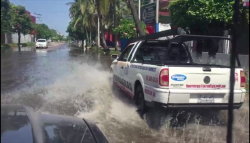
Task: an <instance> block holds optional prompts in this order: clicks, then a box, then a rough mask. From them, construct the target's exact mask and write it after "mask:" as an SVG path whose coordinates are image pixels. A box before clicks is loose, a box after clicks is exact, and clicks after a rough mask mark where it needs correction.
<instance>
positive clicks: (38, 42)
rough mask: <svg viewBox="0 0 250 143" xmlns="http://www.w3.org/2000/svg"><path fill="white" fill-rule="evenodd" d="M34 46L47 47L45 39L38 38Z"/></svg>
mask: <svg viewBox="0 0 250 143" xmlns="http://www.w3.org/2000/svg"><path fill="white" fill-rule="evenodd" d="M36 48H46V49H47V48H48V42H47V40H46V39H38V40H37V41H36Z"/></svg>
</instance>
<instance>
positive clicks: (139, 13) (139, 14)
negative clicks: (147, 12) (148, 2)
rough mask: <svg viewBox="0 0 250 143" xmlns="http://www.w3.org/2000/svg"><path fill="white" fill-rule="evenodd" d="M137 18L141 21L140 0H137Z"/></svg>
mask: <svg viewBox="0 0 250 143" xmlns="http://www.w3.org/2000/svg"><path fill="white" fill-rule="evenodd" d="M138 17H139V20H141V0H138Z"/></svg>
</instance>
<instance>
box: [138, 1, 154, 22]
mask: <svg viewBox="0 0 250 143" xmlns="http://www.w3.org/2000/svg"><path fill="white" fill-rule="evenodd" d="M155 18H156V3H150V4H147V5H144V6H142V7H141V21H143V22H144V23H145V24H146V25H148V24H155Z"/></svg>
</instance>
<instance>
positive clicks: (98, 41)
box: [97, 16, 100, 48]
mask: <svg viewBox="0 0 250 143" xmlns="http://www.w3.org/2000/svg"><path fill="white" fill-rule="evenodd" d="M97 38H98V39H97V48H99V47H100V19H99V16H98V22H97Z"/></svg>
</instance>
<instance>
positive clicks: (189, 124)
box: [1, 44, 249, 143]
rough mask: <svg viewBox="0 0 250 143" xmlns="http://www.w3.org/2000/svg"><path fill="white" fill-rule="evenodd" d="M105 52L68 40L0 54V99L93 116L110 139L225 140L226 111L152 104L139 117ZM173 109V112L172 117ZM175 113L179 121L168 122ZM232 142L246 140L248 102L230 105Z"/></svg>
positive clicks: (145, 142) (139, 142)
mask: <svg viewBox="0 0 250 143" xmlns="http://www.w3.org/2000/svg"><path fill="white" fill-rule="evenodd" d="M110 63H111V59H110V58H109V57H108V56H106V57H105V56H104V57H102V56H100V57H98V56H97V55H94V54H87V55H86V54H84V53H83V52H80V51H79V50H77V49H75V48H70V47H69V45H67V44H61V45H60V46H59V47H56V48H51V49H48V50H46V49H45V50H43V49H40V50H27V51H22V52H15V51H14V52H11V51H7V52H5V53H3V54H2V55H1V104H23V105H27V106H31V107H33V108H34V109H35V110H37V111H40V112H43V113H52V114H61V115H71V116H77V117H80V118H86V119H89V120H92V121H94V122H95V123H96V124H97V125H98V126H99V127H100V129H101V130H102V131H103V132H104V134H105V135H106V137H107V138H108V140H109V141H110V142H111V143H225V142H226V126H227V123H226V122H227V112H226V111H221V112H216V113H215V112H212V111H207V112H203V113H196V112H190V113H185V112H184V113H182V112H181V113H179V114H172V113H170V112H166V110H156V109H155V110H151V111H150V112H149V113H148V114H147V115H145V117H144V119H142V118H140V116H139V115H138V114H137V112H136V107H135V106H134V102H133V101H132V100H131V99H130V98H128V97H127V96H126V95H124V93H122V92H120V91H112V89H111V81H110V77H111V74H110V73H109V66H110ZM177 115H178V117H176V116H177ZM175 117H176V118H177V119H178V124H179V125H178V126H174V127H173V124H172V122H171V121H172V120H173V118H175ZM234 122H235V125H234V143H249V102H248V100H247V101H246V103H245V104H244V105H243V106H242V107H241V109H239V110H236V111H235V119H234Z"/></svg>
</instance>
